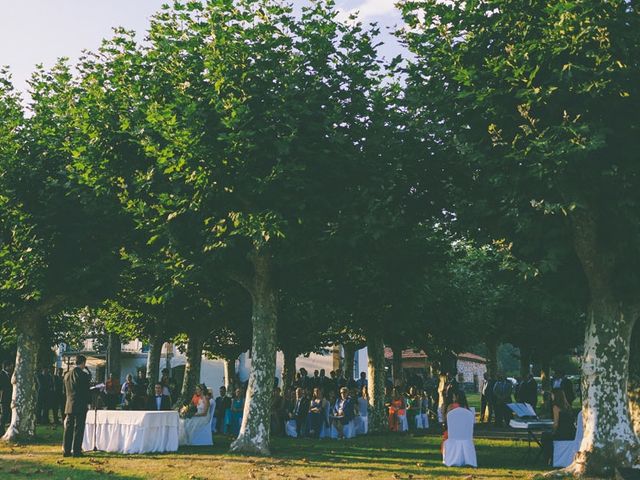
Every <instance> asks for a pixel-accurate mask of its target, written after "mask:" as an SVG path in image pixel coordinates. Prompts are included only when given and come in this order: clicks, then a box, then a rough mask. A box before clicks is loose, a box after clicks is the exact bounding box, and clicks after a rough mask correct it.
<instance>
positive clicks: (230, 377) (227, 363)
mask: <svg viewBox="0 0 640 480" xmlns="http://www.w3.org/2000/svg"><path fill="white" fill-rule="evenodd" d="M235 366H236V365H235V362H234V361H233V360H227V359H226V358H225V359H224V360H222V367H223V369H224V388H226V389H227V391H229V389H230V388H233V385H234V384H235V378H236V372H235Z"/></svg>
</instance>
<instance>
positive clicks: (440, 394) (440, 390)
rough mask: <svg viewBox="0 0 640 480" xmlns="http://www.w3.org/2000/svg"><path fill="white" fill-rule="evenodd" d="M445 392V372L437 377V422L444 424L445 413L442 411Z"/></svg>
mask: <svg viewBox="0 0 640 480" xmlns="http://www.w3.org/2000/svg"><path fill="white" fill-rule="evenodd" d="M446 390H447V375H446V373H445V372H440V375H438V414H439V417H438V420H440V421H442V422H444V421H445V420H446V418H445V411H444V401H445V392H446Z"/></svg>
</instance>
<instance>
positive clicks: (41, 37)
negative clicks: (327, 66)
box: [0, 0, 400, 92]
mask: <svg viewBox="0 0 640 480" xmlns="http://www.w3.org/2000/svg"><path fill="white" fill-rule="evenodd" d="M394 1H395V0H337V1H336V3H337V5H338V7H339V8H340V9H341V10H343V11H344V12H352V11H355V10H358V11H359V12H360V15H361V18H362V19H363V20H365V21H366V22H377V23H378V24H379V26H380V27H381V30H382V33H383V36H382V40H384V41H385V42H386V43H387V44H388V45H386V46H385V47H383V48H382V49H381V53H382V54H383V55H385V56H387V57H388V56H391V55H394V54H397V53H398V52H399V47H398V46H397V44H396V43H395V41H394V40H393V39H392V37H391V35H390V34H389V33H388V31H389V28H392V27H393V26H394V25H396V24H398V23H399V21H400V16H399V14H398V12H397V11H396V10H395V8H394V6H393V3H394ZM163 3H167V0H0V66H8V67H9V70H10V72H11V74H12V78H13V83H14V85H15V86H16V88H17V89H18V90H20V91H22V92H25V91H26V89H27V84H26V81H27V79H28V78H29V76H30V74H31V72H32V71H33V70H34V67H35V65H37V64H39V63H42V64H44V65H45V67H50V66H52V65H53V64H54V63H55V61H56V59H58V58H60V57H69V58H70V59H71V60H72V61H74V60H76V59H77V58H78V56H79V55H80V53H81V52H82V50H85V49H86V50H95V49H97V48H98V46H99V45H100V42H101V40H102V39H103V38H107V37H109V36H111V29H112V27H118V26H122V27H125V28H127V29H131V30H135V31H136V32H137V33H138V34H139V35H140V36H141V38H142V37H143V36H144V32H145V31H146V30H147V28H148V25H149V18H150V16H151V15H152V14H153V13H154V12H156V11H158V10H159V9H160V6H161V5H162V4H163ZM293 3H295V4H297V5H301V4H304V0H293Z"/></svg>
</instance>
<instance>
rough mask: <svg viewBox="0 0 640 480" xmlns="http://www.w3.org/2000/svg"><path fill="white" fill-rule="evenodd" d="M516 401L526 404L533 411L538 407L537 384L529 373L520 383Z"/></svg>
mask: <svg viewBox="0 0 640 480" xmlns="http://www.w3.org/2000/svg"><path fill="white" fill-rule="evenodd" d="M518 401H519V402H521V403H528V404H529V405H531V406H532V407H533V409H534V410H535V409H536V407H537V405H538V383H537V382H536V380H535V378H533V375H532V374H531V373H530V374H529V375H527V378H526V379H525V380H523V381H522V384H521V385H520V389H519V390H518Z"/></svg>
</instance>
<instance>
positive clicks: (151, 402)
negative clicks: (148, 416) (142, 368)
mask: <svg viewBox="0 0 640 480" xmlns="http://www.w3.org/2000/svg"><path fill="white" fill-rule="evenodd" d="M146 410H154V411H156V412H160V411H163V410H171V398H170V397H169V396H168V395H163V394H162V383H160V382H157V383H156V384H155V386H154V395H153V396H151V397H149V398H148V399H147V405H146Z"/></svg>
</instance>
